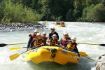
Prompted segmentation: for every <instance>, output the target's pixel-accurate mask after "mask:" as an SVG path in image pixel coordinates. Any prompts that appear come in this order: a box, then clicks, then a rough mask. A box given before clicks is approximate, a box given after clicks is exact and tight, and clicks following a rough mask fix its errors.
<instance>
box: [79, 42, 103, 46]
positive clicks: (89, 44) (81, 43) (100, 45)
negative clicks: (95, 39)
mask: <svg viewBox="0 0 105 70" xmlns="http://www.w3.org/2000/svg"><path fill="white" fill-rule="evenodd" d="M78 44H88V45H99V46H105V44H92V43H78Z"/></svg>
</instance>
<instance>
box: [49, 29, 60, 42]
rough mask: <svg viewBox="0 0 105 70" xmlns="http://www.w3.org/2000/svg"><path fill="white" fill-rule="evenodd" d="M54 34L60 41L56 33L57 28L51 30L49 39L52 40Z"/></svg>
mask: <svg viewBox="0 0 105 70" xmlns="http://www.w3.org/2000/svg"><path fill="white" fill-rule="evenodd" d="M54 34H55V35H56V36H57V39H58V40H59V35H58V33H57V32H56V31H55V28H51V33H50V34H49V39H51V38H52V36H53V35H54Z"/></svg>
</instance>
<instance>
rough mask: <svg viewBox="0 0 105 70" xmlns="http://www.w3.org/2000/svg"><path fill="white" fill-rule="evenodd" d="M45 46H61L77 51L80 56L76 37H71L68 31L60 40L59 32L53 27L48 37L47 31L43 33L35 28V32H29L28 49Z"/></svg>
mask: <svg viewBox="0 0 105 70" xmlns="http://www.w3.org/2000/svg"><path fill="white" fill-rule="evenodd" d="M43 46H57V47H61V48H63V49H66V50H68V51H72V52H75V53H77V54H78V56H80V55H79V52H78V49H77V43H76V38H74V39H71V38H70V37H69V35H68V33H66V32H65V33H63V38H61V40H60V41H59V34H58V33H57V32H56V30H55V28H51V32H50V33H49V36H48V37H47V35H46V33H45V32H43V33H42V34H41V33H40V32H38V30H35V31H34V33H33V34H29V41H28V45H27V50H29V49H30V48H39V47H43Z"/></svg>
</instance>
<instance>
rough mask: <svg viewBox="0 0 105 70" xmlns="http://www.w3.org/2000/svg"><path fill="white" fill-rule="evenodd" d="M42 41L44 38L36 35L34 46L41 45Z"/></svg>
mask: <svg viewBox="0 0 105 70" xmlns="http://www.w3.org/2000/svg"><path fill="white" fill-rule="evenodd" d="M42 43H43V40H42V38H41V37H40V38H37V37H36V38H35V40H34V47H41V46H42Z"/></svg>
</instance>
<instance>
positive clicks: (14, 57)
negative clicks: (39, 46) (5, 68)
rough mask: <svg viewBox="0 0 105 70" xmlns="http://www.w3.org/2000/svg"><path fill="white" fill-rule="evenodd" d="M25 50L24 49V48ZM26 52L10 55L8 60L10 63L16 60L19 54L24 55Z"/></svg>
mask: <svg viewBox="0 0 105 70" xmlns="http://www.w3.org/2000/svg"><path fill="white" fill-rule="evenodd" d="M25 48H26V47H25ZM34 49H36V48H33V50H34ZM27 51H30V50H27ZM27 51H25V52H22V53H15V54H12V55H10V56H9V58H10V60H11V61H12V60H15V59H17V58H18V57H19V56H20V55H21V54H23V53H26V52H27Z"/></svg>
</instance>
